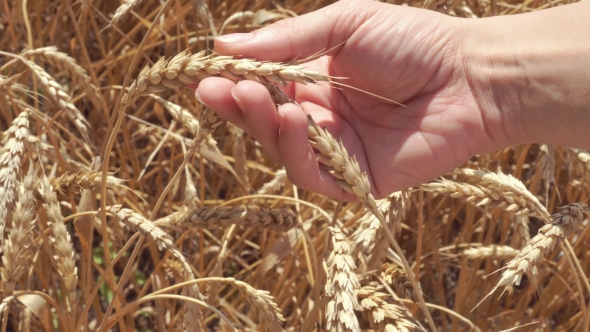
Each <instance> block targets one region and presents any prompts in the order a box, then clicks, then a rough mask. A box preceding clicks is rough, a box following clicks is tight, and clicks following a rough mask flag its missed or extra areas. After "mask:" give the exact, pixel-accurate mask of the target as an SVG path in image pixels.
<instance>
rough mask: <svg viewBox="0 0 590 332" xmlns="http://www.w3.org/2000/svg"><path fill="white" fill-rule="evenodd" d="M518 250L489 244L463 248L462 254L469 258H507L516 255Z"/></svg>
mask: <svg viewBox="0 0 590 332" xmlns="http://www.w3.org/2000/svg"><path fill="white" fill-rule="evenodd" d="M518 253H519V251H518V250H516V249H514V248H512V247H510V246H502V245H491V246H485V247H475V248H469V249H465V250H464V251H463V255H465V256H466V257H467V258H469V259H486V258H507V257H514V256H516V255H518Z"/></svg>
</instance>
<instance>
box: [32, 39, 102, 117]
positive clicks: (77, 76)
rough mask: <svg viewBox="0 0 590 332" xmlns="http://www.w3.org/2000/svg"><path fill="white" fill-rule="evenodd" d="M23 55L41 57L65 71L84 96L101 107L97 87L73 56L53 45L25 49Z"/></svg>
mask: <svg viewBox="0 0 590 332" xmlns="http://www.w3.org/2000/svg"><path fill="white" fill-rule="evenodd" d="M23 55H24V56H26V57H31V56H33V57H35V59H41V60H43V61H45V62H48V63H49V64H50V65H52V66H53V67H55V68H57V69H59V70H61V71H63V72H65V73H66V74H68V76H70V78H71V79H72V81H73V82H74V83H75V84H76V85H77V86H78V87H80V89H82V91H84V92H85V93H86V96H87V97H88V99H89V100H90V101H91V102H92V104H93V105H94V106H95V107H97V108H101V107H102V106H101V105H102V102H101V96H100V94H99V93H98V89H97V88H96V87H95V86H94V85H93V84H92V83H91V82H90V77H89V76H88V75H87V74H86V71H85V70H84V68H82V67H80V65H78V64H77V63H76V60H74V58H72V57H70V56H69V55H67V54H66V53H63V52H60V51H58V49H57V47H55V46H48V47H41V48H37V49H34V50H31V51H27V52H25V53H24V54H23Z"/></svg>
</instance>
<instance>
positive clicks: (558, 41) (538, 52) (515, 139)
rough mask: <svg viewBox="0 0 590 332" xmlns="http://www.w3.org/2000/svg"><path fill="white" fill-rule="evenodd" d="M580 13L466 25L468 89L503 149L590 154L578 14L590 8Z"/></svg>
mask: <svg viewBox="0 0 590 332" xmlns="http://www.w3.org/2000/svg"><path fill="white" fill-rule="evenodd" d="M577 6H578V8H576V5H571V6H570V5H568V6H562V7H560V8H555V9H550V10H544V11H540V12H536V13H531V14H523V15H516V16H505V17H494V18H486V19H481V20H473V21H469V22H467V23H466V25H469V27H468V28H469V30H468V31H471V32H469V33H468V34H467V36H468V37H467V38H465V41H464V47H463V58H464V63H465V67H466V72H467V76H468V81H469V84H470V86H471V88H472V91H473V94H474V97H475V98H476V100H477V102H478V104H479V106H480V108H481V112H482V116H483V117H484V121H486V125H487V128H489V132H490V136H492V137H495V138H498V139H499V141H502V140H504V142H505V145H506V146H508V145H515V144H521V143H548V144H556V145H562V146H577V147H582V148H584V147H585V148H590V138H589V137H590V136H588V135H587V127H588V124H590V94H589V93H588V92H587V88H586V87H587V86H588V85H590V75H589V74H588V72H587V70H586V68H588V66H590V55H589V54H590V38H588V37H587V36H588V35H589V34H588V33H584V32H585V31H589V30H588V27H587V24H586V20H587V19H586V18H584V17H583V16H584V15H580V14H578V13H583V12H584V11H583V9H587V8H590V4H588V3H586V4H577ZM580 7H584V8H580Z"/></svg>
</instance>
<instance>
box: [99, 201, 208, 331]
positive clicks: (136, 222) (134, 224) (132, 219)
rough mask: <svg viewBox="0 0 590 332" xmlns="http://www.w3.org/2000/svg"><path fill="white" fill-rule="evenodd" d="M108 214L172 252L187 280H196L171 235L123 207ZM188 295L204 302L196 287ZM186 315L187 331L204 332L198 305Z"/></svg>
mask: <svg viewBox="0 0 590 332" xmlns="http://www.w3.org/2000/svg"><path fill="white" fill-rule="evenodd" d="M107 212H110V213H112V214H113V215H114V216H116V217H117V219H119V221H120V222H122V223H123V224H124V225H125V226H126V227H128V228H130V229H132V230H134V231H136V232H139V233H141V234H142V235H144V236H147V237H149V238H151V239H152V240H154V241H155V242H156V244H157V245H158V248H159V249H160V250H163V249H164V248H165V249H167V250H168V251H170V253H171V254H172V256H174V257H175V258H176V259H178V261H180V263H181V264H182V266H183V268H184V274H185V279H186V280H194V279H195V276H194V274H193V271H192V269H191V266H190V264H189V263H188V262H187V260H186V259H185V257H184V255H183V254H182V252H181V251H180V250H179V249H178V248H177V247H176V245H175V244H174V241H172V238H171V237H170V235H168V234H166V233H165V232H164V231H163V230H161V229H160V228H158V227H156V226H155V225H154V224H153V223H152V222H151V221H149V220H148V219H147V218H145V217H144V216H142V215H141V214H139V213H136V212H133V211H132V210H130V209H127V208H123V207H122V206H121V205H113V206H111V207H107ZM187 293H188V295H189V296H190V297H192V298H195V299H198V300H203V296H202V295H201V293H200V291H199V288H198V286H196V285H191V286H189V287H187ZM186 315H189V317H190V319H189V321H190V324H192V325H191V326H187V329H189V330H190V329H194V330H196V331H202V330H203V327H202V320H203V318H202V314H201V311H200V309H199V307H198V306H197V305H194V304H193V303H190V304H188V305H187V312H186V313H185V316H186ZM186 321H187V320H185V322H186Z"/></svg>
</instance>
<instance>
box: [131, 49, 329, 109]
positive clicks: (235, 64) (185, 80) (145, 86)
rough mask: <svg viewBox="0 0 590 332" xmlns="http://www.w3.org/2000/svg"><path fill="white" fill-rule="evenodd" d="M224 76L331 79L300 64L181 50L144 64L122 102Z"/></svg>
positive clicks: (234, 78) (267, 80)
mask: <svg viewBox="0 0 590 332" xmlns="http://www.w3.org/2000/svg"><path fill="white" fill-rule="evenodd" d="M215 76H216V77H224V78H227V79H230V80H232V81H240V80H253V81H257V82H261V83H265V84H270V83H273V84H282V85H286V83H287V82H288V81H294V82H297V83H302V84H307V83H317V82H318V81H330V77H329V76H326V75H322V74H319V73H316V72H314V71H312V70H308V69H305V68H304V67H303V66H300V65H291V64H283V63H273V62H259V61H255V60H252V59H234V58H233V57H231V56H215V55H205V51H202V52H199V53H197V54H191V53H189V52H188V51H183V52H181V53H179V54H177V55H176V56H174V57H173V58H171V59H165V58H161V59H160V60H158V61H157V62H156V63H155V64H154V66H153V67H151V68H150V67H149V66H147V65H146V66H145V67H144V68H143V69H142V70H141V72H140V74H139V76H138V78H137V80H135V81H133V83H132V84H131V86H130V87H129V90H128V91H127V93H126V94H125V96H124V97H123V100H122V101H121V106H122V107H127V106H129V105H130V104H131V103H133V101H135V100H136V99H137V98H138V97H139V96H141V95H145V94H149V93H157V92H161V91H165V90H168V89H170V88H172V89H174V88H179V87H182V86H184V85H186V84H196V83H199V82H200V81H201V80H203V79H205V78H207V77H215Z"/></svg>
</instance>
